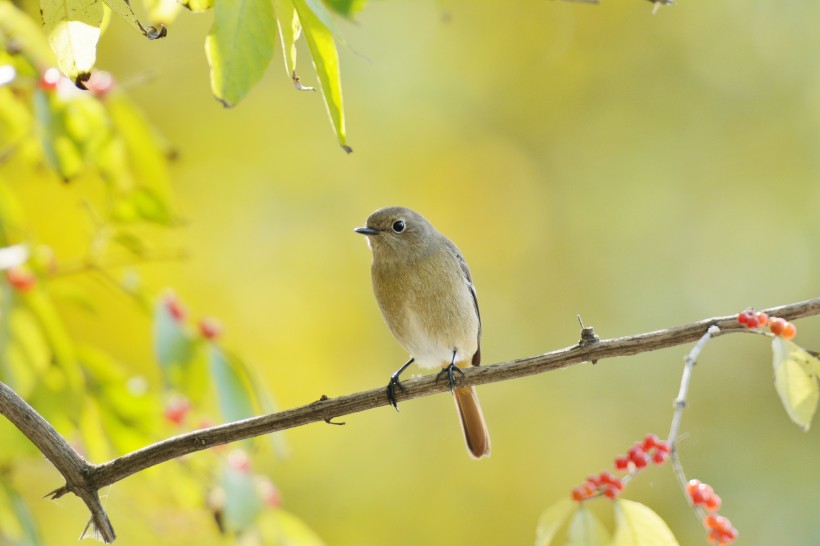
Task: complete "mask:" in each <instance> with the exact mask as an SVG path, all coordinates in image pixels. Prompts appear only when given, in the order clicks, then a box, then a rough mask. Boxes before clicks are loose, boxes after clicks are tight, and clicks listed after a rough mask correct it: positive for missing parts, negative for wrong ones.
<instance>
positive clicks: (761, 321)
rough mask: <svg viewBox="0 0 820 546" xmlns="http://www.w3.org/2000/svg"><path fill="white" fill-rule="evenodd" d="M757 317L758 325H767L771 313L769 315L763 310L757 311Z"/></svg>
mask: <svg viewBox="0 0 820 546" xmlns="http://www.w3.org/2000/svg"><path fill="white" fill-rule="evenodd" d="M755 318H756V319H757V324H758V326H766V324H767V323H768V322H769V315H767V314H766V313H764V312H763V311H759V312H757V313H755Z"/></svg>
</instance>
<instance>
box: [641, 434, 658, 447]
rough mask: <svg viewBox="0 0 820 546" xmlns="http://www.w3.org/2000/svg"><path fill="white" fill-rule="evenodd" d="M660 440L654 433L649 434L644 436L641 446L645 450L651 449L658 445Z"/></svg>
mask: <svg viewBox="0 0 820 546" xmlns="http://www.w3.org/2000/svg"><path fill="white" fill-rule="evenodd" d="M659 441H660V440H659V439H658V437H657V436H655V435H654V434H647V435H646V436H644V439H643V444H642V445H641V447H643V449H644V451H649V450H650V449H652V448H653V447H655V446H657V445H658V442H659Z"/></svg>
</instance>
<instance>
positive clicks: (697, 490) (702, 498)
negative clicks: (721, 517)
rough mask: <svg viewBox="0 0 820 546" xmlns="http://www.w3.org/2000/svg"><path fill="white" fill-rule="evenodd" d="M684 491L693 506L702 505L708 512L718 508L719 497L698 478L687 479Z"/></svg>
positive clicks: (715, 510)
mask: <svg viewBox="0 0 820 546" xmlns="http://www.w3.org/2000/svg"><path fill="white" fill-rule="evenodd" d="M686 492H687V493H688V494H689V498H690V499H691V500H692V504H694V505H695V506H703V507H704V508H705V509H706V510H707V511H708V512H717V511H718V510H720V497H718V496H717V494H715V490H714V489H712V486H710V485H709V484H707V483H701V482H700V481H699V480H689V483H687V484H686Z"/></svg>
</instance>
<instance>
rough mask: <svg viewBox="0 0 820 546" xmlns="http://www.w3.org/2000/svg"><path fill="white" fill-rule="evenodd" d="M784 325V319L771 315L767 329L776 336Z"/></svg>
mask: <svg viewBox="0 0 820 546" xmlns="http://www.w3.org/2000/svg"><path fill="white" fill-rule="evenodd" d="M785 327H786V321H785V320H783V319H782V318H780V317H772V318H771V320H770V321H769V330H771V332H772V333H773V334H774V335H776V336H779V335H780V334H782V333H783V329H784V328H785Z"/></svg>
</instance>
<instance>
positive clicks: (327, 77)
mask: <svg viewBox="0 0 820 546" xmlns="http://www.w3.org/2000/svg"><path fill="white" fill-rule="evenodd" d="M293 5H294V7H295V8H296V13H297V14H298V15H299V20H300V21H301V22H302V30H303V31H304V33H305V39H306V40H307V43H308V47H309V48H310V54H311V56H312V57H313V64H314V66H315V67H316V74H317V76H319V83H320V84H321V88H322V96H323V97H324V100H325V106H326V108H327V111H328V114H329V115H330V121H331V123H332V124H333V128H334V130H335V131H336V137H337V138H338V140H339V144H340V145H341V147H342V149H343V150H344V151H346V152H347V153H350V152H352V151H353V149H352V148H350V146H348V145H347V136H346V132H345V117H344V104H343V101H342V77H341V72H340V70H339V52H338V51H337V50H336V42H334V41H333V32H332V31H331V29H330V28H329V27H328V26H327V25H325V23H323V22H322V19H320V18H319V17H318V16H317V15H316V13H315V12H314V11H313V9H311V7H309V6H308V4H307V0H293Z"/></svg>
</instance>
